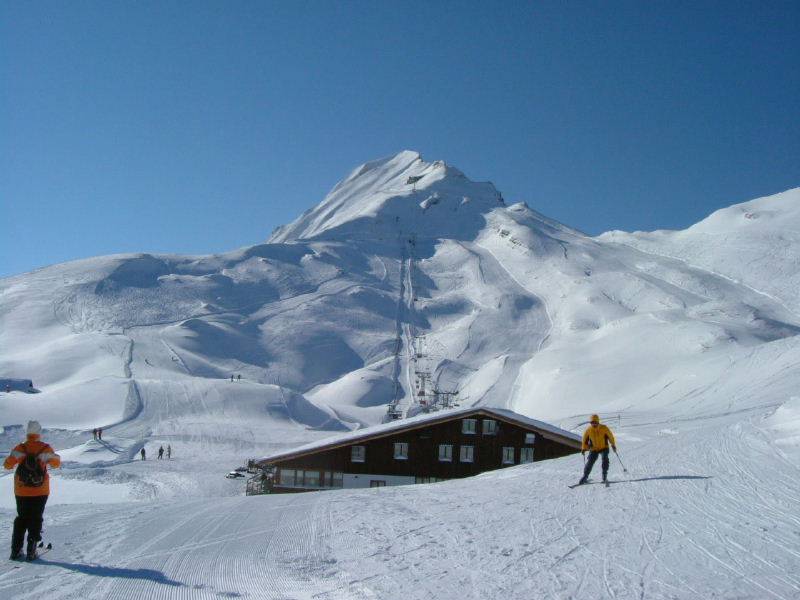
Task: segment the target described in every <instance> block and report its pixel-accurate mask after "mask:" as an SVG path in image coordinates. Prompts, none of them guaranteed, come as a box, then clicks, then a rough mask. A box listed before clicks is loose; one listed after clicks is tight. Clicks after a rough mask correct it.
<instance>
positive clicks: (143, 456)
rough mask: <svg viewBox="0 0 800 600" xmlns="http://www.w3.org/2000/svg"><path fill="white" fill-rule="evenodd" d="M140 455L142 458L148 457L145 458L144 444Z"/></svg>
mask: <svg viewBox="0 0 800 600" xmlns="http://www.w3.org/2000/svg"><path fill="white" fill-rule="evenodd" d="M139 456H141V457H142V460H146V459H145V452H144V446H142V449H141V450H139Z"/></svg>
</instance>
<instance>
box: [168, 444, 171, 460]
mask: <svg viewBox="0 0 800 600" xmlns="http://www.w3.org/2000/svg"><path fill="white" fill-rule="evenodd" d="M170 458H172V446H170V445H169V444H167V460H169V459H170Z"/></svg>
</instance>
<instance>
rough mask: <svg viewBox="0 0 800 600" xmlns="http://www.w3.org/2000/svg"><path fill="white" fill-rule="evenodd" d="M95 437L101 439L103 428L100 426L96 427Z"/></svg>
mask: <svg viewBox="0 0 800 600" xmlns="http://www.w3.org/2000/svg"><path fill="white" fill-rule="evenodd" d="M97 439H98V440H102V439H103V428H102V427H98V428H97Z"/></svg>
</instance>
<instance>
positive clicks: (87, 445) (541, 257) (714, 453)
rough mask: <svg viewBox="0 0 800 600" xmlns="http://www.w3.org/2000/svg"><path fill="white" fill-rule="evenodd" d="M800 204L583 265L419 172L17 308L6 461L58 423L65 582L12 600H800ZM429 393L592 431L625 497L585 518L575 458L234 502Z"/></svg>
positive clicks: (8, 314) (762, 208)
mask: <svg viewBox="0 0 800 600" xmlns="http://www.w3.org/2000/svg"><path fill="white" fill-rule="evenodd" d="M797 194H798V191H797V190H792V191H790V192H786V193H784V194H780V195H778V196H774V197H770V198H763V199H759V200H755V201H753V202H751V203H745V204H744V205H738V206H734V207H731V208H729V209H725V210H723V211H718V213H715V214H714V215H712V216H711V217H709V218H708V219H706V220H705V221H703V222H701V223H699V224H697V225H695V226H694V227H692V228H689V229H688V230H686V231H684V232H655V233H651V234H645V233H635V234H626V233H622V232H610V233H608V234H604V235H602V236H599V237H596V238H592V237H588V236H586V235H584V234H582V233H580V232H578V231H575V230H573V229H570V228H569V227H567V226H564V225H562V224H559V223H557V222H554V221H552V220H551V219H548V218H546V217H545V216H543V215H541V214H539V213H537V212H536V211H535V210H532V209H530V208H529V207H527V206H526V205H524V204H522V203H518V204H513V205H506V203H505V202H504V201H503V199H502V196H501V195H500V193H499V192H498V191H497V190H496V189H495V188H494V187H493V186H492V185H491V184H490V183H475V182H472V181H470V180H469V179H468V178H467V177H466V176H465V175H464V174H462V173H461V172H460V171H458V170H457V169H455V168H453V167H451V166H448V165H446V164H445V163H443V162H441V161H436V162H426V161H424V160H423V159H422V158H421V157H420V156H419V155H418V154H417V153H414V152H401V153H399V154H397V155H395V156H393V157H389V158H387V159H382V160H379V161H373V162H371V163H367V164H365V165H363V166H361V167H359V168H357V169H355V170H354V171H353V172H352V173H351V174H350V175H349V176H348V177H347V178H345V179H344V180H343V181H342V182H340V183H339V184H337V185H336V186H335V187H334V188H333V190H332V191H331V192H330V194H329V195H328V196H327V197H326V198H325V199H324V200H323V201H322V202H321V203H320V204H319V205H318V206H316V207H315V208H313V209H311V210H310V211H307V212H306V213H305V214H303V215H301V216H300V217H299V218H298V219H297V220H296V221H295V222H294V223H291V224H289V225H286V226H284V227H281V228H279V229H278V230H276V231H275V232H274V233H273V235H272V237H271V238H270V239H269V241H268V242H267V243H264V244H259V245H256V246H252V247H248V248H242V249H239V250H235V251H232V252H228V253H224V254H219V255H208V256H175V255H149V254H133V255H116V256H109V257H99V258H93V259H87V260H82V261H75V262H71V263H66V264H63V265H55V266H52V267H48V268H45V269H40V270H38V271H35V272H32V273H27V274H23V275H19V276H16V277H11V278H6V279H3V280H0V381H7V382H9V384H11V383H13V385H12V386H11V387H12V389H11V391H10V392H9V393H6V392H5V391H4V390H5V388H4V387H3V388H2V389H0V426H2V427H3V430H2V432H0V444H1V445H2V446H4V447H10V446H11V445H13V443H16V442H17V441H18V440H19V438H20V435H21V429H20V426H21V425H22V424H23V423H24V422H26V421H27V420H28V419H30V418H38V419H40V420H41V421H42V422H43V424H44V425H45V427H46V428H47V429H48V430H47V436H48V439H50V440H51V441H52V443H53V444H54V445H55V446H56V447H57V448H58V449H59V451H60V452H61V453H62V455H63V456H64V459H65V467H64V468H63V469H62V470H61V472H60V473H58V474H56V475H55V477H54V481H53V486H54V487H53V489H54V492H53V496H52V498H51V502H50V505H49V508H48V519H50V518H52V520H51V521H48V523H49V524H48V531H47V535H48V536H52V538H53V539H54V540H56V541H57V548H56V550H54V551H53V553H52V555H51V563H50V564H46V563H45V564H42V565H26V566H25V567H24V568H23V569H19V570H14V571H8V572H6V571H4V570H2V569H0V596H3V597H5V595H3V594H4V592H5V594H9V593H10V595H11V597H20V598H26V597H34V596H36V597H39V596H41V594H42V593H43V592H46V593H47V594H48V595H52V596H53V597H56V598H73V597H74V598H77V597H97V598H101V597H102V598H106V597H120V598H123V597H124V598H129V597H138V596H139V595H147V596H148V597H158V598H161V597H164V598H170V597H226V596H227V597H235V596H237V595H242V596H245V595H250V596H251V597H265V598H285V597H323V598H324V597H330V598H351V597H380V598H384V597H385V598H394V597H397V598H400V597H412V598H425V597H432V596H436V597H445V598H447V597H475V598H478V597H481V598H486V597H500V596H511V597H555V598H569V597H574V598H583V597H587V595H589V594H591V597H607V598H615V597H616V598H628V597H630V598H634V597H635V598H641V597H645V598H709V597H719V598H729V597H744V598H761V597H775V598H791V597H796V595H797V593H798V590H800V587H798V586H800V583H798V580H797V577H796V576H795V575H793V574H792V573H793V572H797V571H800V569H798V567H800V561H799V560H798V559H800V521H798V520H797V517H796V516H794V515H796V514H797V512H796V511H797V508H798V507H797V498H798V497H800V494H798V491H800V490H798V487H797V484H796V483H795V482H796V481H797V467H796V466H795V465H796V464H798V461H800V452H799V451H798V449H800V404H798V402H799V401H798V393H797V389H798V384H799V383H800V374H798V372H797V368H796V365H797V363H798V359H800V348H799V346H800V342H798V340H800V338H798V337H797V333H798V331H800V316H798V315H800V305H798V304H797V295H796V292H795V290H796V289H797V285H796V284H797V283H800V274H799V271H800V266H799V265H800V245H798V244H797V243H796V241H797V237H796V236H797V233H796V232H797V230H798V227H797V225H798V222H797V218H798V212H797V201H798V195H797ZM748 215H749V216H748ZM421 348H423V349H424V355H425V356H424V357H423V358H418V357H417V354H420V349H421ZM420 370H428V371H430V372H431V382H430V383H429V384H428V385H432V384H435V385H438V386H439V387H441V388H442V389H458V390H459V399H460V402H461V404H462V406H470V405H473V404H481V405H488V406H496V407H502V408H511V409H513V410H516V411H518V412H520V413H522V414H525V415H527V416H529V417H532V418H535V419H541V420H545V421H549V422H553V423H554V424H556V425H558V426H561V427H564V428H566V429H572V430H576V431H580V428H581V424H582V423H583V422H585V420H586V416H587V415H588V414H589V413H591V412H600V414H601V415H602V416H603V417H604V418H608V419H610V421H609V422H610V424H611V426H612V427H613V428H615V430H617V431H618V433H619V439H620V447H621V451H622V453H623V457H624V460H626V464H627V466H628V467H629V470H630V474H629V475H628V476H625V477H623V476H622V475H621V474H620V473H619V472H618V470H617V472H616V475H617V476H618V478H619V479H626V480H629V481H626V482H625V483H619V484H615V485H613V486H611V488H609V489H608V490H606V489H602V488H598V486H591V487H590V488H586V489H579V490H575V491H573V492H569V491H568V490H566V488H565V484H566V483H567V482H572V481H574V480H575V479H576V478H577V476H578V470H579V467H580V458H579V457H577V458H576V457H569V458H565V459H561V460H557V461H552V462H549V463H547V464H535V465H529V466H521V467H517V468H514V469H511V470H507V471H503V472H500V473H493V474H487V475H484V476H481V477H478V478H476V479H474V480H470V481H460V482H448V483H445V484H441V485H438V484H437V485H431V486H415V487H413V488H405V489H389V490H379V491H377V492H366V491H365V492H331V493H325V494H314V495H306V496H303V497H302V498H300V499H299V500H298V499H296V498H293V499H288V498H241V497H238V496H239V495H240V494H241V493H242V491H243V483H242V482H241V481H230V480H226V479H224V478H223V477H222V475H223V474H224V473H225V472H226V471H228V470H229V469H231V468H233V467H234V466H236V465H238V464H241V463H242V462H243V461H244V460H245V459H246V458H248V457H254V456H261V455H266V454H271V453H274V452H275V451H280V450H281V449H287V448H291V447H296V446H298V445H300V444H303V443H310V442H314V441H316V440H319V439H321V438H323V437H325V436H328V435H332V434H334V433H335V432H337V431H343V430H347V429H352V428H356V427H361V426H365V425H374V424H377V423H380V422H381V421H382V420H383V418H384V415H385V414H386V409H387V405H388V404H389V403H395V404H396V405H397V406H398V407H400V409H402V411H403V412H406V413H407V414H409V415H410V414H414V413H415V412H417V411H418V410H419V408H420V407H419V405H418V404H416V400H417V398H418V396H417V394H416V393H417V391H418V386H419V381H418V378H417V376H416V375H415V371H420ZM232 374H241V376H242V379H241V381H239V380H236V381H233V382H232V381H231V380H230V376H231V375H232ZM28 380H31V381H32V383H33V384H34V386H35V387H34V390H35V391H36V392H38V393H27V391H28V390H27V389H26V388H25V386H26V385H27V381H28ZM98 426H102V427H104V428H105V433H104V436H103V437H104V440H103V441H102V442H100V441H95V440H93V439H92V436H91V433H90V430H91V429H92V428H94V427H98ZM167 443H169V444H171V445H172V447H173V449H174V450H175V458H174V460H172V461H169V462H166V461H162V462H158V461H152V460H148V461H146V462H141V461H138V460H136V458H137V456H138V451H139V450H140V449H141V448H142V447H145V448H146V449H147V452H148V455H149V457H151V458H152V457H153V455H154V454H155V450H156V449H157V448H158V446H159V445H162V444H167ZM617 466H618V465H617ZM698 477H701V478H702V479H698ZM706 478H707V479H706ZM11 483H12V482H11V478H10V477H9V476H5V475H0V510H5V511H8V510H10V508H11V506H12V502H13V499H12V497H11ZM765 490H769V492H766V491H765ZM776 490H778V491H776ZM600 494H605V495H606V496H608V500H609V501H608V502H597V495H600ZM601 498H603V496H601ZM87 503H88V504H87ZM121 511H122V512H121ZM4 514H10V513H7V512H6V513H4ZM121 514H124V515H125V517H124V518H123V520H122V521H121V522H120V521H119V519H120V515H121ZM220 515H224V516H220ZM96 523H100V524H101V527H100V529H101V530H103V529H104V528H105V529H112V528H113V529H114V533H113V534H112V533H109V532H104V533H102V534H101V535H99V536H96V535H94V534H89V533H87V532H89V531H92V532H93V531H94V530H95V529H96ZM112 523H115V525H112ZM103 524H105V525H103ZM242 539H245V540H248V543H247V544H241V540H242ZM67 541H69V542H70V543H71V544H73V546H76V547H77V548H76V547H66V542H67ZM37 569H38V571H37ZM39 572H42V573H46V574H47V579H45V580H43V579H40V578H39V575H38V573H39ZM448 594H449V595H448ZM537 594H538V595H537ZM736 594H738V596H737V595H736Z"/></svg>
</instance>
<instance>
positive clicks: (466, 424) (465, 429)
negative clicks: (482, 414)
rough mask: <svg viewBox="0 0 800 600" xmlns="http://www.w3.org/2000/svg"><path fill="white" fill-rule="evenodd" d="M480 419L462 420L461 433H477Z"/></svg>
mask: <svg viewBox="0 0 800 600" xmlns="http://www.w3.org/2000/svg"><path fill="white" fill-rule="evenodd" d="M477 431H478V419H464V420H463V421H461V433H477Z"/></svg>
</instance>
